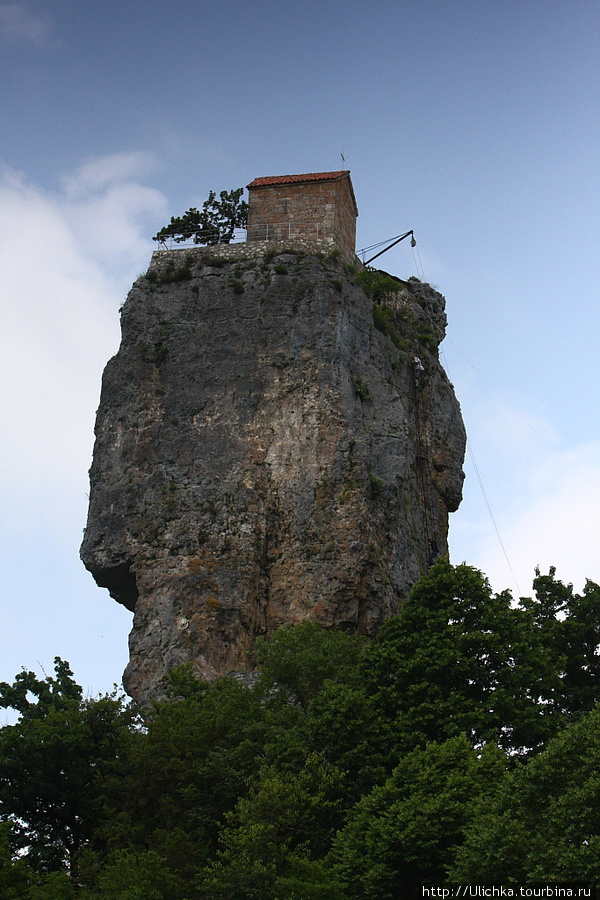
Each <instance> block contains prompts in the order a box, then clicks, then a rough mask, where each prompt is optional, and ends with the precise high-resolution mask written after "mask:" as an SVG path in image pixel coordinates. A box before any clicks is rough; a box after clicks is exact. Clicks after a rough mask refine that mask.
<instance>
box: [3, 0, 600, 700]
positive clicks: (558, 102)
mask: <svg viewBox="0 0 600 900" xmlns="http://www.w3.org/2000/svg"><path fill="white" fill-rule="evenodd" d="M599 38H600V7H598V5H597V4H595V3H592V2H588V0H572V2H570V3H564V0H563V2H555V0H520V2H513V0H505V2H503V3H492V2H489V0H460V2H458V0H456V2H455V0H422V2H419V3H408V2H403V0H396V2H387V0H379V2H378V0H371V2H368V3H367V2H357V0H355V2H346V3H335V2H320V3H315V2H311V0H308V2H304V3H301V4H300V3H291V2H286V0H280V2H267V0H255V2H254V3H252V4H247V3H242V2H229V3H226V2H219V3H217V2H214V0H202V2H194V3H192V2H187V0H174V2H171V3H170V4H165V3H163V2H161V3H158V2H155V0H144V2H141V0H140V2H138V0H130V2H119V3H116V2H112V0H104V2H103V3H85V2H83V3H82V2H81V0H43V2H38V0H30V2H26V3H21V2H14V3H6V2H2V0H0V66H1V72H0V75H1V79H2V84H3V86H4V87H3V91H2V95H1V100H0V104H1V107H0V112H1V122H2V129H1V141H0V237H1V240H0V297H1V301H0V302H1V316H2V319H1V322H0V341H1V345H2V353H1V354H0V366H1V367H2V371H1V375H0V378H1V380H0V391H1V395H0V403H1V407H0V412H1V422H0V427H1V430H2V433H1V436H0V467H1V468H0V492H1V498H0V499H1V503H2V505H1V509H0V529H1V548H2V550H1V553H2V560H1V565H0V577H1V579H2V583H1V585H0V588H1V592H0V616H1V620H0V621H1V627H0V680H8V679H12V678H13V676H14V675H15V674H16V672H17V671H18V670H19V669H20V668H21V667H22V666H25V667H27V668H33V669H36V670H37V671H40V670H41V668H42V667H43V668H45V669H46V671H49V670H51V668H52V660H53V657H54V656H55V655H60V656H62V657H63V658H66V659H68V660H69V661H70V662H71V664H72V666H73V668H74V670H75V674H76V676H77V678H78V679H79V680H80V682H81V683H82V684H83V685H84V687H85V688H86V690H88V691H89V692H91V693H97V692H98V691H104V690H109V689H110V687H111V686H112V684H113V683H115V682H119V680H120V677H121V672H122V670H123V668H124V665H125V663H126V659H127V633H128V631H129V628H130V614H129V613H128V612H127V611H126V610H124V609H122V608H121V607H119V606H118V605H117V604H116V603H114V602H113V601H112V600H111V599H110V598H109V596H108V594H107V592H106V591H104V590H101V589H99V588H97V587H96V586H95V585H94V583H93V581H92V579H91V576H89V575H88V573H87V572H86V571H85V570H84V569H83V566H82V565H81V563H80V562H79V558H78V548H79V543H80V540H81V531H82V528H83V525H84V523H85V517H86V503H87V500H86V492H87V489H88V487H87V469H88V467H89V464H90V461H91V452H92V446H93V425H94V416H95V410H96V407H97V404H98V397H99V391H100V379H101V374H102V369H103V367H104V365H105V363H106V361H107V359H108V358H109V357H110V356H111V355H112V354H113V353H114V352H116V349H117V347H118V343H119V321H118V308H119V306H120V304H121V303H122V301H123V299H124V298H125V296H126V294H127V291H128V289H129V286H130V284H131V282H132V281H133V279H134V278H135V277H136V276H137V275H138V274H139V273H140V272H141V271H144V270H145V269H146V267H147V264H148V261H149V257H150V254H151V252H152V249H153V245H152V241H151V240H150V238H151V235H152V234H154V233H155V232H156V231H157V229H158V228H160V227H161V226H162V225H163V224H165V223H166V222H167V221H168V219H169V217H170V216H171V215H179V214H181V213H182V212H183V211H184V210H185V209H187V208H188V207H189V206H191V205H199V204H201V203H202V202H203V200H204V199H205V198H206V195H207V194H208V191H209V190H211V189H215V190H217V191H219V190H222V189H231V188H234V187H238V186H241V185H245V184H247V183H248V182H249V181H251V180H252V179H253V178H255V177H257V176H262V175H276V174H285V173H300V172H310V171H327V170H336V169H339V168H342V167H345V168H349V169H350V170H351V172H352V180H353V184H354V189H355V193H356V198H357V202H358V206H359V211H360V215H359V219H358V239H357V244H358V247H359V248H360V247H364V246H367V245H369V244H373V243H375V242H376V241H380V240H383V239H385V238H388V237H391V236H393V235H396V234H400V233H402V232H404V231H406V230H408V229H411V228H412V229H414V231H415V234H416V237H417V240H418V250H419V254H420V260H421V262H422V265H423V270H424V275H425V278H426V280H428V281H430V282H431V283H433V284H435V285H436V286H437V287H438V288H439V290H440V291H441V292H442V293H443V294H444V295H445V296H446V299H447V312H448V318H449V329H448V337H447V339H446V341H445V342H444V344H443V345H442V347H443V361H444V364H445V365H446V367H447V369H448V373H449V375H450V378H451V380H452V381H453V383H454V385H455V388H456V392H457V395H458V397H459V400H460V402H461V405H462V409H463V415H464V418H465V422H466V425H467V430H468V433H469V437H470V441H471V447H472V452H473V456H472V457H471V456H469V458H468V459H467V462H466V467H465V468H466V472H467V481H466V485H465V499H464V502H463V505H462V507H461V509H460V510H459V511H458V512H457V513H456V514H454V515H453V516H451V521H450V536H451V541H450V543H451V552H452V559H453V561H454V562H461V561H462V560H466V561H467V562H469V563H471V564H472V565H476V566H478V567H479V568H481V569H482V570H483V571H484V572H486V574H487V575H488V576H489V577H490V580H491V581H492V584H493V586H494V588H495V589H496V590H502V589H504V588H506V587H508V588H510V589H511V590H513V592H514V593H515V594H518V593H521V594H527V593H529V592H530V590H531V580H532V577H533V574H534V569H535V566H536V565H540V566H541V568H542V570H547V568H548V566H550V565H555V566H556V567H557V572H558V576H559V577H561V578H562V579H563V580H565V581H572V582H573V583H574V584H575V587H576V588H577V589H581V587H582V586H583V583H584V580H585V578H586V577H588V578H591V579H592V580H595V581H600V552H599V550H600V546H599V545H600V538H599V530H598V512H597V511H598V509H599V508H600V399H599V396H600V391H599V387H600V354H599V352H598V343H599V340H598V339H599V336H600V309H599V307H600V304H599V300H600V255H599V244H600V240H599V239H600V116H599V110H600V64H599V62H598V46H599ZM341 153H343V154H344V156H345V163H342V160H341V156H340V154H341ZM380 264H381V265H382V267H384V268H386V269H387V270H388V271H390V272H393V273H395V274H397V275H399V276H401V277H407V276H408V275H411V274H415V271H416V270H415V260H414V259H413V257H412V254H411V251H410V248H409V247H407V246H406V242H405V243H403V244H400V245H399V246H398V247H397V248H395V249H394V250H391V251H390V252H389V253H388V254H387V255H386V256H384V257H382V258H381V261H380ZM477 473H479V477H478V475H477ZM480 481H481V485H482V486H483V490H482V488H481V486H480ZM488 506H489V509H490V510H491V513H492V516H493V519H492V516H490V512H489V510H488ZM496 529H497V532H498V533H499V535H500V538H501V541H502V543H500V540H499V538H498V534H497V532H496ZM503 548H504V549H503Z"/></svg>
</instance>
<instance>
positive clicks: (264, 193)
mask: <svg viewBox="0 0 600 900" xmlns="http://www.w3.org/2000/svg"><path fill="white" fill-rule="evenodd" d="M249 206H250V208H249V213H248V241H251V242H254V241H257V240H264V239H265V237H267V236H268V234H267V231H266V229H265V228H262V227H261V226H265V225H267V224H268V225H269V226H270V229H273V233H274V234H277V236H278V237H279V235H280V234H281V236H282V237H285V236H286V235H287V234H289V235H291V237H294V236H299V237H306V238H309V239H311V240H317V239H320V240H324V241H327V242H329V243H330V244H333V245H334V246H335V247H337V248H338V249H339V250H340V251H341V253H342V254H343V255H344V257H345V258H348V257H353V256H354V251H355V246H356V212H355V208H354V203H353V199H352V196H351V192H350V187H349V181H348V178H341V179H338V180H337V181H315V182H307V183H306V182H303V183H299V184H293V183H292V184H280V185H269V186H265V187H255V188H252V189H251V190H250V194H249Z"/></svg>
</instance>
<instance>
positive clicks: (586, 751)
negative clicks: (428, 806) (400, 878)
mask: <svg viewBox="0 0 600 900" xmlns="http://www.w3.org/2000/svg"><path fill="white" fill-rule="evenodd" d="M599 759H600V707H596V708H595V709H594V710H593V711H592V712H590V713H587V714H586V715H585V716H583V717H582V718H581V719H579V720H577V721H575V722H574V723H573V724H571V725H569V726H568V727H567V728H565V729H564V730H563V731H562V732H561V733H560V734H559V735H557V737H555V738H553V739H552V740H551V741H550V742H549V743H548V746H547V747H546V749H545V750H544V751H543V752H542V753H540V754H538V755H537V756H536V757H534V758H533V759H531V760H530V761H528V762H527V763H526V764H523V763H520V764H518V765H517V766H516V767H514V768H512V769H510V770H508V771H507V773H506V774H505V776H504V778H503V781H502V785H501V790H500V791H499V792H498V794H497V796H486V797H485V798H482V800H481V802H480V803H478V805H477V809H476V812H475V814H474V815H473V818H472V820H471V822H470V824H469V826H468V829H467V838H466V841H465V844H464V846H463V847H462V848H461V849H460V850H459V851H458V853H457V858H456V861H455V864H454V866H453V867H452V870H451V877H452V879H453V880H454V881H455V882H458V883H461V882H462V883H464V882H472V883H475V882H478V883H483V882H487V883H500V882H503V883H505V884H509V883H521V884H523V883H525V882H530V883H533V882H537V883H540V882H565V881H571V882H574V881H582V882H588V883H592V884H595V885H600V877H599V874H598V873H600V771H599V766H598V760H599Z"/></svg>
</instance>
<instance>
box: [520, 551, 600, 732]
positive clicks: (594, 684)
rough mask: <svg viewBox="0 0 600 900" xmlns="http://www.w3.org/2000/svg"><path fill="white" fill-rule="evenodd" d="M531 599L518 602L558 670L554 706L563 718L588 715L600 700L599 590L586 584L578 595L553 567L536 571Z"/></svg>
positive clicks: (592, 585)
mask: <svg viewBox="0 0 600 900" xmlns="http://www.w3.org/2000/svg"><path fill="white" fill-rule="evenodd" d="M533 589H534V592H535V597H534V599H530V598H523V599H522V601H521V602H522V604H523V605H524V607H525V608H526V609H527V610H529V611H530V612H531V614H532V615H533V617H534V620H535V623H536V625H537V627H538V628H539V629H540V630H541V631H542V634H543V639H544V643H545V644H546V646H547V647H548V648H549V649H550V651H551V652H552V655H553V656H554V658H555V659H556V660H557V662H558V663H559V667H560V688H559V690H558V692H557V694H556V695H555V698H554V702H555V705H556V706H557V707H558V708H559V709H560V710H561V711H562V712H563V713H565V714H567V715H570V716H572V715H577V714H579V713H581V712H585V711H589V710H590V709H592V708H593V707H594V705H595V704H596V703H597V702H599V701H600V654H599V653H598V650H599V648H600V586H599V585H598V584H595V583H594V582H593V581H589V580H587V581H586V584H585V587H584V590H583V593H582V594H576V593H574V592H573V585H572V584H563V582H561V581H559V580H558V579H557V578H556V570H555V569H554V568H553V567H552V568H550V571H549V573H548V575H541V574H540V571H539V569H537V570H536V577H535V579H534V582H533Z"/></svg>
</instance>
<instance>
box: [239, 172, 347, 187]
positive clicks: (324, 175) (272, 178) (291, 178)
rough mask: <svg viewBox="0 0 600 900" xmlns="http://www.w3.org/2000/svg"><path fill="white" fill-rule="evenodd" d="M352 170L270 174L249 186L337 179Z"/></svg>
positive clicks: (255, 180)
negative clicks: (303, 173)
mask: <svg viewBox="0 0 600 900" xmlns="http://www.w3.org/2000/svg"><path fill="white" fill-rule="evenodd" d="M349 174H350V171H349V170H348V169H344V170H343V171H341V172H309V173H308V174H306V175H269V176H267V177H266V178H255V179H254V181H251V182H250V184H248V185H246V186H247V187H249V188H253V187H268V186H269V185H271V184H299V183H302V182H304V181H335V180H336V179H337V178H341V177H342V176H343V175H349Z"/></svg>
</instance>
